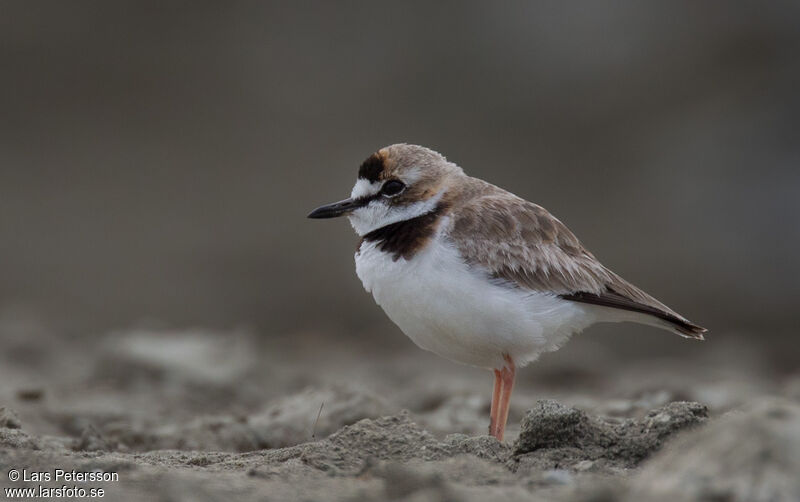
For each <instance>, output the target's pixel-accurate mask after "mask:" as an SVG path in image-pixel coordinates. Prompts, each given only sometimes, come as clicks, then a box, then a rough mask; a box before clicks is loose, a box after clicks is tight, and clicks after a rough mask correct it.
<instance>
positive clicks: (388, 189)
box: [381, 180, 406, 197]
mask: <svg viewBox="0 0 800 502" xmlns="http://www.w3.org/2000/svg"><path fill="white" fill-rule="evenodd" d="M405 187H406V185H405V183H403V182H402V181H399V180H389V181H387V182H386V183H384V184H383V187H381V194H382V195H385V196H386V197H394V196H395V195H397V194H399V193H400V192H402V191H403V189H404V188H405Z"/></svg>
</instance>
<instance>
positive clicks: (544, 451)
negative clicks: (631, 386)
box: [513, 401, 708, 469]
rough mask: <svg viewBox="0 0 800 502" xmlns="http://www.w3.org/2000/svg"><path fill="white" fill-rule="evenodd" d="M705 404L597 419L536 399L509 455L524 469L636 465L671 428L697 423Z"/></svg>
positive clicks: (672, 405) (674, 405)
mask: <svg viewBox="0 0 800 502" xmlns="http://www.w3.org/2000/svg"><path fill="white" fill-rule="evenodd" d="M707 416H708V410H707V409H706V407H705V406H703V405H701V404H698V403H687V402H676V403H670V404H668V405H666V406H662V407H661V408H657V409H655V410H651V411H650V412H649V413H648V414H647V415H646V416H645V417H643V418H641V419H624V420H620V419H614V420H609V419H602V418H599V417H590V416H588V415H587V414H586V413H585V412H583V411H580V410H577V409H575V408H569V407H566V406H564V405H562V404H560V403H558V402H556V401H539V402H538V403H536V406H535V407H534V408H533V409H531V410H529V411H528V412H527V413H526V414H525V417H524V418H523V419H522V431H521V432H520V435H519V438H518V439H517V441H516V442H515V443H514V451H513V455H514V457H515V459H516V461H517V463H518V464H519V465H520V466H524V467H525V468H526V469H541V468H547V467H550V468H554V467H559V468H561V467H564V466H570V467H572V468H577V465H578V464H579V463H580V462H582V461H585V460H589V461H592V460H598V459H605V460H607V461H608V462H607V463H604V465H606V466H607V468H613V467H625V468H630V467H634V466H635V465H637V464H638V463H639V462H640V461H641V460H643V459H644V458H646V457H647V456H649V455H650V454H652V453H653V452H654V451H656V450H658V449H659V448H660V447H661V445H662V443H663V441H664V440H665V439H666V438H667V437H668V436H670V435H672V434H674V433H675V432H677V431H679V430H682V429H684V428H687V427H690V426H693V425H696V424H699V423H702V422H703V421H705V419H706V417H707Z"/></svg>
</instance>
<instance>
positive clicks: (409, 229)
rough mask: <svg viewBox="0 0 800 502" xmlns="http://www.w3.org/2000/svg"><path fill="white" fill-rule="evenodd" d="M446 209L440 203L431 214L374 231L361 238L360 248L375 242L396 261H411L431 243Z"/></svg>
mask: <svg viewBox="0 0 800 502" xmlns="http://www.w3.org/2000/svg"><path fill="white" fill-rule="evenodd" d="M446 209H447V205H446V204H442V203H440V204H439V205H438V206H436V209H434V210H433V211H431V212H430V213H426V214H423V215H421V216H417V217H416V218H411V219H410V220H404V221H398V222H397V223H392V224H390V225H386V226H385V227H381V228H378V229H376V230H373V231H372V232H370V233H368V234H366V235H365V236H364V237H362V238H361V242H360V243H359V245H358V248H359V250H360V249H361V245H362V244H363V243H364V241H366V242H375V243H377V244H376V247H377V248H378V249H379V250H381V251H383V252H384V253H391V254H392V259H393V260H394V261H397V260H399V259H400V258H405V259H406V260H409V259H411V258H412V257H413V256H414V255H415V254H417V252H418V251H420V250H421V249H423V248H424V247H425V246H426V245H427V244H428V242H430V240H431V237H433V234H434V233H435V232H436V227H437V225H438V223H439V219H440V216H441V215H442V214H443V213H444V212H445V211H446Z"/></svg>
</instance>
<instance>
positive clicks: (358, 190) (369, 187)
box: [350, 178, 381, 199]
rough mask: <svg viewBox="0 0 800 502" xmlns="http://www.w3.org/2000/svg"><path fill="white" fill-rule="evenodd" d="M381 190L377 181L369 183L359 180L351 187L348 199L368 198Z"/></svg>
mask: <svg viewBox="0 0 800 502" xmlns="http://www.w3.org/2000/svg"><path fill="white" fill-rule="evenodd" d="M380 189H381V183H380V182H378V181H375V182H372V183H370V182H369V180H365V179H363V178H359V179H358V180H357V181H356V184H355V185H354V186H353V191H352V192H350V198H352V199H360V198H362V197H370V196H372V195H375V194H376V193H378V191H379V190H380Z"/></svg>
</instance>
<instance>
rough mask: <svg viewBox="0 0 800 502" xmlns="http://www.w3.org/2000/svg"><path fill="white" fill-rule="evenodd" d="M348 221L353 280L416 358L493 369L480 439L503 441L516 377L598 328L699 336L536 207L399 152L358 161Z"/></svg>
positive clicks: (402, 147)
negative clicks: (630, 326) (354, 243)
mask: <svg viewBox="0 0 800 502" xmlns="http://www.w3.org/2000/svg"><path fill="white" fill-rule="evenodd" d="M342 215H346V216H347V217H348V218H349V219H350V223H351V224H352V226H353V228H354V229H355V231H356V233H357V234H358V235H359V236H360V237H361V242H360V243H359V245H358V250H357V251H356V255H355V259H356V273H357V274H358V277H359V278H360V279H361V282H362V283H363V284H364V288H365V289H366V290H367V291H368V292H371V293H372V295H373V296H374V297H375V301H376V302H377V303H378V305H380V306H381V307H382V308H383V310H384V311H385V312H386V314H387V315H388V316H389V318H390V319H391V320H392V321H394V323H395V324H397V325H398V326H399V327H400V329H401V330H403V332H404V333H405V334H406V335H407V336H408V337H409V338H411V339H412V340H413V341H414V343H416V344H417V345H419V346H420V347H422V348H423V349H426V350H429V351H431V352H434V353H436V354H438V355H440V356H442V357H445V358H447V359H450V360H453V361H458V362H461V363H466V364H470V365H473V366H478V367H482V368H487V369H491V370H493V371H494V392H493V394H492V404H491V418H490V423H489V433H490V434H491V435H492V436H494V437H496V438H497V439H498V440H501V441H502V439H503V432H504V430H505V426H506V422H507V421H508V408H509V399H510V398H511V390H512V388H513V386H514V375H515V372H516V369H517V368H519V367H522V366H525V365H526V364H528V363H530V362H531V361H534V360H535V359H536V358H537V357H539V355H540V354H541V353H542V352H549V351H554V350H556V349H558V348H559V347H561V345H562V344H564V342H566V341H567V339H569V337H570V336H571V335H572V334H574V333H576V332H579V331H582V330H583V329H585V328H586V327H587V326H589V325H590V324H593V323H596V322H619V321H632V322H636V323H641V324H647V325H650V326H656V327H658V328H663V329H666V330H669V331H672V332H674V333H677V334H679V335H681V336H684V337H687V338H694V339H698V340H702V339H703V333H705V332H706V329H705V328H702V327H700V326H698V325H696V324H693V323H691V322H689V321H688V320H687V319H686V318H684V317H683V316H681V315H680V314H678V313H677V312H675V311H674V310H672V309H670V308H669V307H667V306H666V305H664V304H663V303H661V302H659V301H658V300H656V299H655V298H653V297H652V296H650V295H648V294H647V293H645V292H644V291H642V290H641V289H639V288H637V287H636V286H634V285H633V284H631V283H629V282H627V281H625V280H624V279H622V278H621V277H620V276H618V275H617V274H615V273H614V272H612V271H611V270H609V269H608V268H606V267H604V266H603V265H602V264H601V263H600V262H599V261H598V260H597V258H595V257H594V255H592V253H590V252H589V251H588V250H587V249H586V248H584V247H583V245H581V243H580V241H578V239H577V238H576V237H575V235H573V233H572V232H571V231H570V230H569V229H568V228H567V227H566V226H564V224H563V223H561V222H560V221H559V220H557V219H556V218H555V217H554V216H553V215H551V214H550V213H549V212H547V210H545V209H544V208H543V207H541V206H537V205H536V204H533V203H532V202H528V201H526V200H524V199H521V198H519V197H517V196H516V195H514V194H512V193H509V192H507V191H505V190H503V189H501V188H498V187H496V186H494V185H491V184H489V183H487V182H485V181H482V180H479V179H477V178H472V177H470V176H467V175H466V174H464V171H462V170H461V168H460V167H458V166H457V165H455V164H453V163H452V162H448V161H447V159H445V158H444V157H443V156H442V155H440V154H438V153H436V152H434V151H433V150H429V149H428V148H424V147H421V146H416V145H406V144H397V145H391V146H388V147H386V148H383V149H381V150H379V151H377V152H376V153H374V154H372V155H371V156H369V157H368V158H367V160H365V161H364V163H363V164H361V167H360V168H359V170H358V179H357V181H356V184H355V186H354V187H353V191H352V193H351V194H350V198H349V199H345V200H342V201H340V202H336V203H333V204H328V205H326V206H322V207H319V208H317V209H315V210H314V211H312V212H311V214H309V215H308V217H309V218H333V217H336V216H342Z"/></svg>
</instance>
